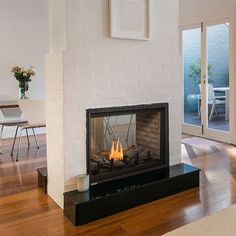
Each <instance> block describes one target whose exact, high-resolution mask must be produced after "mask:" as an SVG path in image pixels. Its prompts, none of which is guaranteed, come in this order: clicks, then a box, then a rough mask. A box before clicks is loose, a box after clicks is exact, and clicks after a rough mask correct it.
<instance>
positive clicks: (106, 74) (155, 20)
mask: <svg viewBox="0 0 236 236" xmlns="http://www.w3.org/2000/svg"><path fill="white" fill-rule="evenodd" d="M152 3H153V4H152V9H151V10H152V12H151V13H152V16H151V34H152V35H151V36H152V38H151V40H150V41H136V40H123V39H112V38H110V37H109V14H108V12H109V11H108V0H96V1H94V0H67V1H66V0H50V28H51V30H50V53H49V54H48V55H47V57H46V64H47V79H46V98H47V141H48V172H49V176H48V179H49V181H48V193H49V195H50V196H51V197H52V198H53V199H54V200H55V201H56V202H57V203H58V204H59V205H60V206H61V207H63V192H64V191H67V190H69V189H73V188H75V183H76V176H78V175H79V174H83V173H85V172H86V109H87V108H97V107H111V106H124V105H137V104H145V103H146V104H148V103H159V102H168V103H169V106H170V113H169V115H170V162H171V165H172V164H176V163H179V162H180V161H181V160H180V139H181V78H180V57H179V40H178V39H179V33H178V0H152Z"/></svg>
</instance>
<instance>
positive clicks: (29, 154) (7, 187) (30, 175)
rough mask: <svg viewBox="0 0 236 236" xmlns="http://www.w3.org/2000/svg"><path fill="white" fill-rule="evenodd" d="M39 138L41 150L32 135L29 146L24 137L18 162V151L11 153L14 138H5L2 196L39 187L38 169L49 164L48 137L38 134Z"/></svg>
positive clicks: (0, 159)
mask: <svg viewBox="0 0 236 236" xmlns="http://www.w3.org/2000/svg"><path fill="white" fill-rule="evenodd" d="M37 140H38V143H39V147H40V149H39V150H38V149H37V147H36V145H35V143H34V141H33V137H32V136H30V141H31V143H30V146H29V147H28V144H27V140H26V138H25V137H24V138H23V139H22V145H21V152H20V155H19V161H18V162H16V161H15V155H16V151H15V152H14V155H13V157H11V155H10V153H11V147H12V143H13V140H12V139H6V140H3V144H2V151H3V155H2V156H0V197H2V196H8V195H11V194H16V193H20V192H24V191H29V190H32V189H36V188H37V169H38V168H41V167H45V166H46V165H47V158H46V152H47V150H46V137H45V135H38V136H37Z"/></svg>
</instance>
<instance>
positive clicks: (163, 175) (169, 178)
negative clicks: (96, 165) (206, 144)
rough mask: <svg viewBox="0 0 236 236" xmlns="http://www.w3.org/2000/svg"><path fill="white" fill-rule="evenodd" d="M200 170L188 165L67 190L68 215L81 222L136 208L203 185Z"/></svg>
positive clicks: (65, 200)
mask: <svg viewBox="0 0 236 236" xmlns="http://www.w3.org/2000/svg"><path fill="white" fill-rule="evenodd" d="M199 171H200V169H198V168H195V167H193V166H190V165H187V164H178V165H175V166H171V167H169V168H163V169H160V170H156V171H152V172H148V173H144V174H139V175H136V176H133V177H129V178H126V179H122V180H117V181H112V182H109V183H104V184H100V185H96V186H91V187H90V190H89V191H87V192H84V193H79V192H77V191H71V192H66V193H64V214H65V215H66V217H67V218H68V219H69V220H70V221H71V222H72V223H73V224H74V225H76V226H77V225H81V224H85V223H88V222H91V221H93V220H97V219H100V218H103V217H106V216H109V215H112V214H115V213H118V212H121V211H124V210H127V209H130V208H132V207H136V206H139V205H142V204H145V203H148V202H151V201H154V200H157V199H160V198H164V197H167V196H170V195H173V194H176V193H179V192H182V191H185V190H188V189H190V188H194V187H199Z"/></svg>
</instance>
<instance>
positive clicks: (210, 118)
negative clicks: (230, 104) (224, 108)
mask: <svg viewBox="0 0 236 236" xmlns="http://www.w3.org/2000/svg"><path fill="white" fill-rule="evenodd" d="M214 112H215V103H213V104H212V107H211V114H210V117H209V121H211V120H212V118H213V115H214Z"/></svg>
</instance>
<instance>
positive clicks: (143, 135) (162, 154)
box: [87, 103, 169, 185]
mask: <svg viewBox="0 0 236 236" xmlns="http://www.w3.org/2000/svg"><path fill="white" fill-rule="evenodd" d="M168 166H169V120H168V104H167V103H156V104H146V105H135V106H125V107H109V108H96V109H88V110H87V170H88V173H89V175H90V184H91V185H95V184H99V183H103V182H107V181H112V180H117V179H121V178H125V177H129V176H133V175H137V174H141V173H145V172H149V171H153V170H156V169H159V168H163V167H168Z"/></svg>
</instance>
